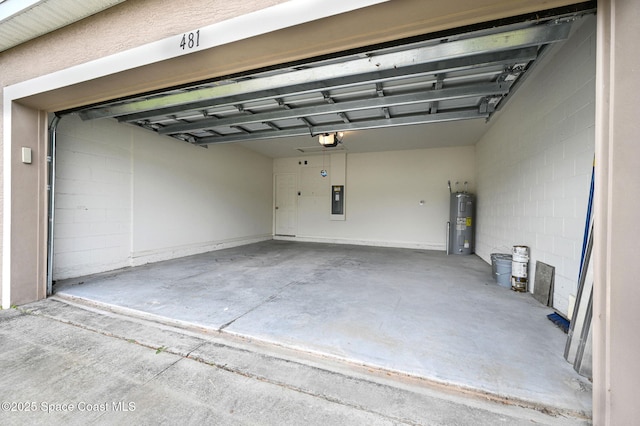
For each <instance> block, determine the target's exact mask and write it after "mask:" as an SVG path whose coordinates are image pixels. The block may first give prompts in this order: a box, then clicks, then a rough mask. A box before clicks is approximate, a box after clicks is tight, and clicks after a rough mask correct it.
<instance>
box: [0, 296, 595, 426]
mask: <svg viewBox="0 0 640 426" xmlns="http://www.w3.org/2000/svg"><path fill="white" fill-rule="evenodd" d="M0 366H1V371H2V380H1V381H0V400H1V401H0V402H1V403H2V411H1V412H0V423H2V424H3V425H22V424H30V425H33V424H47V425H51V424H83V425H86V424H159V423H165V424H224V425H237V424H256V425H258V424H259V425H287V424H291V425H293V424H295V425H299V424H305V425H323V426H326V425H334V424H335V425H345V424H349V425H358V424H363V425H364V424H366V425H387V424H410V425H415V424H425V425H496V424H505V425H507V424H508V425H531V424H545V425H585V424H589V421H588V420H585V419H576V418H570V417H566V416H563V415H562V414H558V413H556V414H555V415H554V416H552V415H548V414H545V413H543V412H539V411H535V410H531V409H527V408H521V407H517V406H512V405H505V404H503V403H494V402H491V401H489V400H487V399H483V398H479V397H475V396H473V395H465V394H462V393H455V392H454V390H451V389H444V388H437V387H433V386H432V385H430V384H429V383H426V382H422V381H420V380H418V379H415V378H408V377H406V376H405V377H403V376H400V375H393V374H390V373H388V372H381V371H375V370H371V369H369V368H365V367H363V366H359V365H354V364H349V363H347V362H339V361H336V360H335V359H328V358H323V357H320V356H314V355H312V354H308V353H299V352H296V351H293V350H289V349H285V348H282V347H277V346H271V345H267V344H265V343H259V342H252V341H250V340H246V339H240V338H234V337H232V336H228V335H221V334H215V333H211V332H205V331H203V330H198V329H192V330H185V329H178V328H172V327H169V326H167V325H162V324H158V323H155V322H151V321H146V320H142V319H139V318H130V317H126V316H122V315H118V314H114V313H110V312H105V311H101V310H99V309H94V308H91V307H88V306H80V305H75V304H72V303H69V302H66V301H62V300H56V299H55V298H50V299H48V300H44V301H40V302H37V303H33V304H30V305H25V306H22V307H20V308H17V309H10V310H4V311H0Z"/></svg>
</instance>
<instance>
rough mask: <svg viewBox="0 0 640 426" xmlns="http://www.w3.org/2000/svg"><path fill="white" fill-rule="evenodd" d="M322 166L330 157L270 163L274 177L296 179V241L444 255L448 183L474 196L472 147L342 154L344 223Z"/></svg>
mask: <svg viewBox="0 0 640 426" xmlns="http://www.w3.org/2000/svg"><path fill="white" fill-rule="evenodd" d="M305 160H306V161H307V162H308V164H307V165H304V161H305ZM300 162H302V163H303V164H302V165H300V164H299V163H300ZM322 168H325V169H327V170H328V172H329V174H331V165H330V161H329V156H326V157H325V158H324V159H323V157H322V156H307V157H299V158H280V159H276V160H275V161H274V173H298V176H299V179H298V182H299V188H298V190H299V191H300V194H301V195H300V196H299V197H298V232H297V233H296V237H297V238H298V239H302V240H308V241H325V242H337V243H346V244H368V245H379V246H391V247H407V248H420V249H430V250H444V249H445V239H446V232H445V231H446V229H445V226H446V222H447V220H448V217H449V190H448V188H447V181H448V180H452V181H460V182H464V181H468V182H469V183H470V186H469V191H471V192H473V191H474V184H473V183H474V179H475V174H476V171H475V147H473V146H463V147H453V148H433V149H420V150H405V151H385V152H374V153H357V154H350V153H347V164H346V185H345V211H346V220H344V221H331V220H330V193H331V183H330V182H331V181H330V176H328V177H327V178H322V177H321V176H320V170H321V169H322ZM421 200H424V205H420V201H421Z"/></svg>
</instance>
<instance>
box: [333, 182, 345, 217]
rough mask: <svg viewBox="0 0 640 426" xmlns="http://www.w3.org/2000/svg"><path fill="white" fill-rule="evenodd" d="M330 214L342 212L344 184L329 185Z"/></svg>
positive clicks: (340, 213)
mask: <svg viewBox="0 0 640 426" xmlns="http://www.w3.org/2000/svg"><path fill="white" fill-rule="evenodd" d="M331 214H337V215H342V214H344V185H333V186H331Z"/></svg>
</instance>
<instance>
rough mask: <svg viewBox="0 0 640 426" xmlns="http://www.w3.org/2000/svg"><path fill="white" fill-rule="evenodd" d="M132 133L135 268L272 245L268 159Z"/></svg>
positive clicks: (224, 147)
mask: <svg viewBox="0 0 640 426" xmlns="http://www.w3.org/2000/svg"><path fill="white" fill-rule="evenodd" d="M132 131H133V132H135V133H136V135H135V143H134V146H133V158H134V160H133V176H134V179H133V237H132V238H133V242H132V257H133V263H134V265H138V264H144V263H148V262H155V261H160V260H166V259H172V258H175V257H181V256H187V255H190V254H195V253H202V252H205V251H210V250H215V249H220V248H227V247H233V246H236V245H241V244H248V243H252V242H257V241H263V240H266V239H271V237H272V232H271V224H272V205H273V192H272V188H273V186H272V171H273V161H272V159H270V158H267V157H265V156H263V155H261V154H257V153H255V152H253V151H249V150H247V149H246V148H243V147H241V146H239V145H234V144H228V145H226V144H225V145H212V146H210V147H209V148H202V147H197V146H193V145H188V144H181V143H179V142H177V141H175V140H172V139H170V138H167V137H157V136H156V135H155V134H153V133H150V132H146V131H144V130H142V129H132Z"/></svg>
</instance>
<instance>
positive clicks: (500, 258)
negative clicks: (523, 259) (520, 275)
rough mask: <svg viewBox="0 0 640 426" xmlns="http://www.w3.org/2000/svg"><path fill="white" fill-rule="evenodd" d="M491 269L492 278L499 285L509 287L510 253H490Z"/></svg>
mask: <svg viewBox="0 0 640 426" xmlns="http://www.w3.org/2000/svg"><path fill="white" fill-rule="evenodd" d="M491 269H492V272H493V278H494V279H495V280H496V282H497V283H498V285H500V286H501V287H507V288H508V287H509V286H510V285H511V283H510V278H511V255H510V254H505V253H492V254H491Z"/></svg>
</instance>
